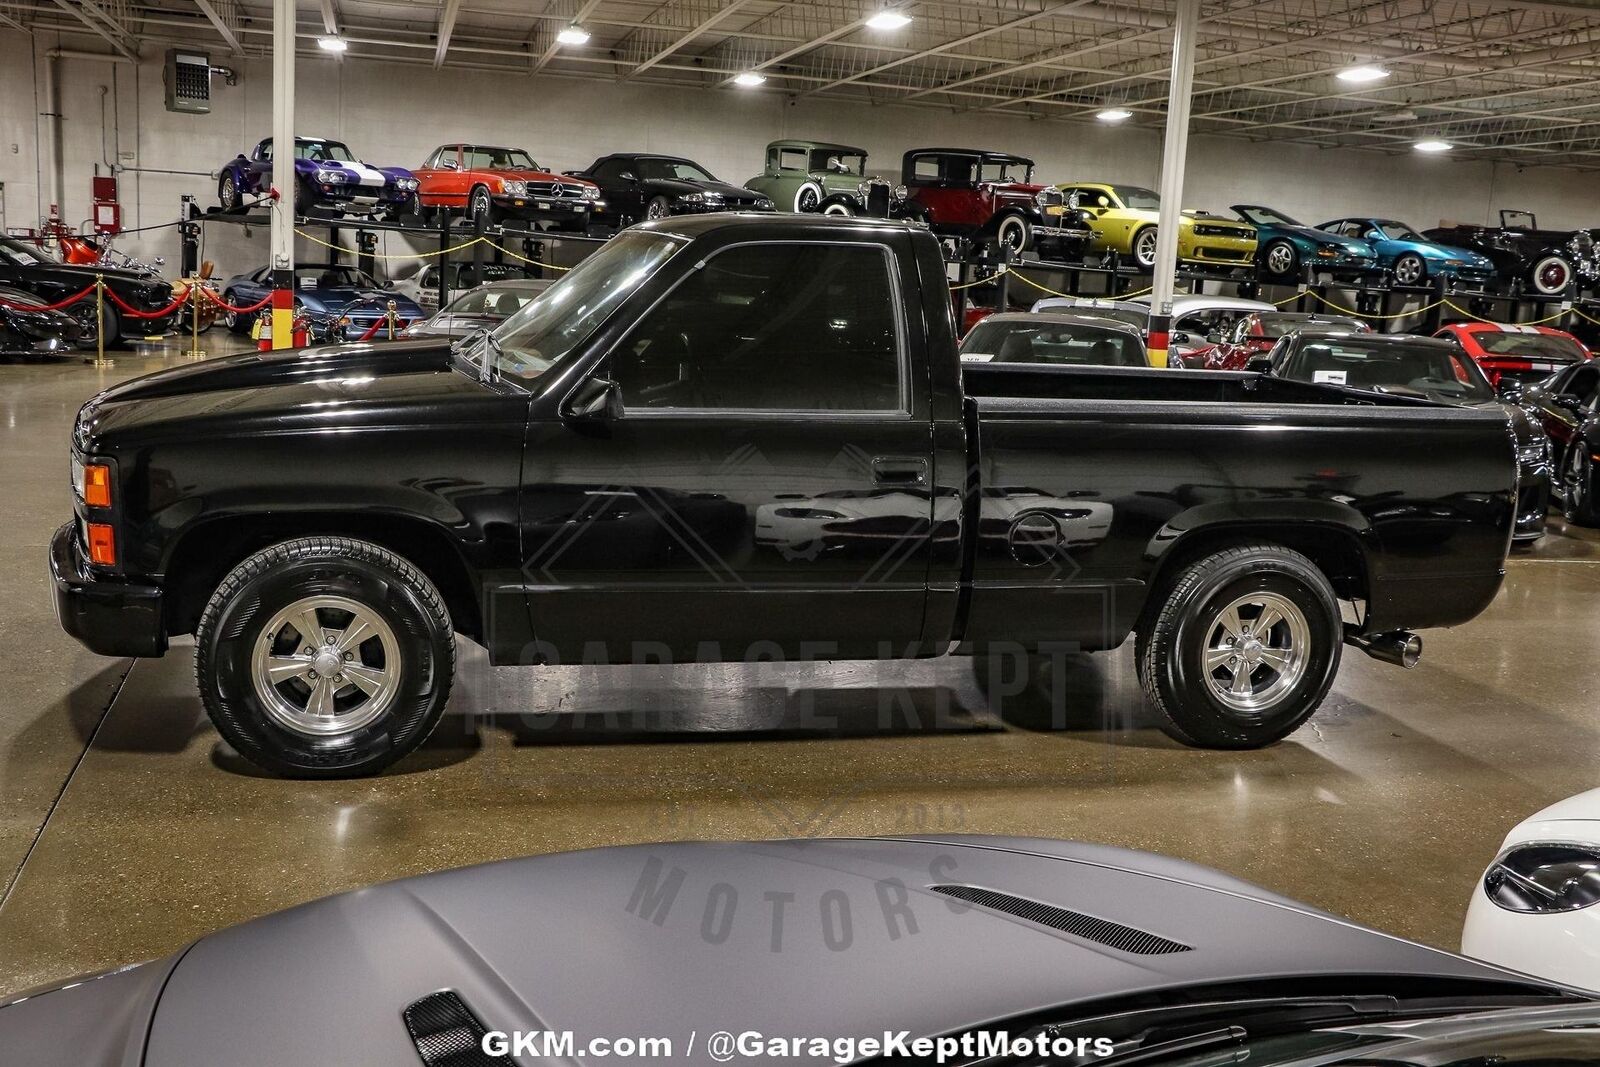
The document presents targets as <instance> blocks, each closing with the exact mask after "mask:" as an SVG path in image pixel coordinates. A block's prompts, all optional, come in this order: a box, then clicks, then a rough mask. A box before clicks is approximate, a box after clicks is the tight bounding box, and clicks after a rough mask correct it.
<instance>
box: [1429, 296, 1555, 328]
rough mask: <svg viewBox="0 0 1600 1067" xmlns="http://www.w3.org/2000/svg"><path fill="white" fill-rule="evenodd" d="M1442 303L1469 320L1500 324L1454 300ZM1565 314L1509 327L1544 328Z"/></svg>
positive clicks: (1548, 316) (1547, 316) (1518, 323)
mask: <svg viewBox="0 0 1600 1067" xmlns="http://www.w3.org/2000/svg"><path fill="white" fill-rule="evenodd" d="M1440 303H1442V304H1443V305H1444V306H1445V307H1447V308H1449V309H1450V310H1452V311H1455V312H1457V313H1459V314H1462V315H1465V316H1466V317H1467V318H1469V319H1476V320H1477V321H1479V322H1488V323H1498V322H1499V320H1497V319H1486V318H1484V317H1483V316H1482V315H1475V314H1473V313H1472V312H1470V311H1468V310H1467V309H1466V308H1464V307H1462V306H1461V305H1460V304H1457V303H1456V302H1455V301H1453V300H1441V301H1440ZM1572 310H1573V311H1578V309H1577V308H1573V309H1572ZM1565 314H1566V312H1565V311H1558V312H1556V313H1555V314H1554V315H1546V316H1545V317H1544V318H1542V319H1534V320H1533V321H1532V322H1517V323H1510V324H1508V325H1514V326H1543V325H1544V324H1545V323H1547V322H1555V321H1556V320H1557V319H1559V318H1561V317H1562V316H1563V315H1565ZM1578 314H1580V315H1582V314H1583V312H1581V311H1578ZM1585 318H1587V316H1585Z"/></svg>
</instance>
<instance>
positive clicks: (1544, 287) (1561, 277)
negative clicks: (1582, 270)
mask: <svg viewBox="0 0 1600 1067" xmlns="http://www.w3.org/2000/svg"><path fill="white" fill-rule="evenodd" d="M1571 282H1572V264H1570V263H1568V262H1567V261H1566V260H1565V259H1563V258H1562V257H1560V256H1545V257H1544V258H1543V259H1541V260H1539V262H1537V263H1535V264H1534V265H1533V287H1534V288H1535V289H1537V290H1539V292H1541V293H1543V294H1544V295H1546V296H1554V295H1556V294H1557V293H1561V292H1565V291H1566V288H1567V286H1568V285H1569V284H1571Z"/></svg>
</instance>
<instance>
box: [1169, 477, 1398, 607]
mask: <svg viewBox="0 0 1600 1067" xmlns="http://www.w3.org/2000/svg"><path fill="white" fill-rule="evenodd" d="M1371 536H1372V531H1371V527H1370V526H1369V524H1368V523H1367V520H1366V517H1365V516H1363V515H1362V514H1361V513H1360V512H1358V511H1356V510H1355V509H1354V508H1351V507H1349V506H1347V505H1344V504H1340V503H1338V502H1337V501H1332V500H1262V501H1251V502H1231V503H1220V502H1219V503H1209V504H1199V505H1196V506H1194V507H1192V508H1189V509H1187V510H1185V511H1182V512H1179V513H1178V514H1177V515H1175V516H1173V517H1172V518H1171V519H1170V520H1169V521H1168V522H1166V523H1165V524H1164V525H1163V526H1162V527H1161V529H1160V530H1158V531H1157V532H1156V534H1155V536H1153V537H1152V538H1151V539H1150V542H1149V543H1148V544H1147V545H1146V546H1145V552H1144V557H1143V559H1142V560H1141V561H1140V570H1141V574H1140V577H1141V578H1143V579H1144V581H1145V583H1146V584H1145V587H1146V588H1147V589H1148V590H1150V595H1149V599H1148V600H1147V602H1146V604H1145V608H1144V612H1143V613H1142V614H1141V623H1142V621H1143V619H1144V618H1145V617H1147V616H1149V615H1150V614H1151V613H1153V612H1155V611H1159V610H1160V604H1161V599H1162V596H1161V591H1162V590H1163V589H1165V587H1166V586H1167V584H1168V583H1169V582H1170V581H1171V580H1172V579H1173V577H1174V576H1175V575H1176V574H1178V573H1179V572H1180V571H1181V570H1182V569H1183V568H1184V567H1185V566H1187V565H1188V564H1190V563H1192V562H1193V561H1195V560H1197V559H1200V558H1202V557H1204V556H1208V555H1210V554H1211V553H1213V552H1216V551H1219V550H1221V549H1223V548H1226V547H1228V546H1229V545H1235V544H1239V543H1241V542H1246V541H1269V542H1272V543H1274V544H1279V545H1282V546H1283V547H1285V548H1289V549H1293V550H1294V551H1296V552H1299V553H1300V554H1301V555H1303V556H1305V557H1306V558H1307V559H1309V560H1311V562H1313V563H1315V564H1316V565H1317V567H1318V568H1319V569H1320V570H1321V571H1322V573H1323V574H1325V575H1327V578H1328V581H1329V582H1330V583H1331V584H1332V585H1333V588H1334V591H1335V592H1336V593H1337V594H1338V595H1339V597H1340V598H1341V599H1344V600H1355V601H1365V600H1366V599H1367V595H1368V591H1369V585H1368V581H1369V575H1370V574H1371V567H1370V563H1369V551H1370V550H1369V545H1370V541H1371Z"/></svg>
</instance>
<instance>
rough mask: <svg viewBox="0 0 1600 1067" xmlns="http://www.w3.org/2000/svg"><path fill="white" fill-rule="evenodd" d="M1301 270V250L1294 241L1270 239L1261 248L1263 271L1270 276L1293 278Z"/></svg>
mask: <svg viewBox="0 0 1600 1067" xmlns="http://www.w3.org/2000/svg"><path fill="white" fill-rule="evenodd" d="M1299 271H1300V252H1299V251H1298V250H1297V249H1296V248H1295V246H1294V242H1293V241H1286V240H1284V239H1283V238H1281V237H1280V238H1279V239H1278V240H1276V241H1268V242H1267V246H1266V247H1265V248H1263V249H1262V250H1261V273H1263V274H1265V275H1266V276H1267V277H1269V278H1293V277H1295V276H1296V275H1297V274H1298V273H1299Z"/></svg>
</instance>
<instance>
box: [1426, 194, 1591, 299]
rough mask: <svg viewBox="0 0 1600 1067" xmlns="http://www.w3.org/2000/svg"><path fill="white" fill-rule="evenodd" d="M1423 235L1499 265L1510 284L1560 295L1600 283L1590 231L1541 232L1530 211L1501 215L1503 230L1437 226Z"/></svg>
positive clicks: (1546, 293)
mask: <svg viewBox="0 0 1600 1067" xmlns="http://www.w3.org/2000/svg"><path fill="white" fill-rule="evenodd" d="M1423 236H1424V237H1426V238H1428V239H1429V240H1430V241H1438V242H1440V243H1441V244H1450V245H1456V246H1457V247H1460V248H1470V249H1472V250H1473V251H1474V252H1478V253H1480V254H1482V255H1485V256H1488V257H1489V258H1490V259H1491V260H1493V261H1494V266H1495V272H1496V273H1497V274H1498V275H1499V276H1500V279H1501V280H1502V281H1504V282H1505V283H1506V284H1508V285H1510V286H1513V287H1518V288H1521V289H1523V290H1525V291H1531V292H1535V293H1538V294H1539V295H1541V296H1558V295H1560V294H1562V293H1564V292H1566V291H1567V289H1568V288H1569V287H1570V286H1572V285H1573V284H1574V282H1576V284H1577V288H1578V289H1579V290H1584V289H1592V288H1594V286H1595V285H1596V284H1600V247H1597V245H1596V243H1595V235H1594V232H1593V231H1591V230H1541V229H1539V227H1538V220H1537V219H1535V217H1534V215H1533V213H1532V212H1531V211H1502V212H1500V225H1499V226H1438V227H1435V228H1434V229H1431V230H1426V231H1424V233H1423Z"/></svg>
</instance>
